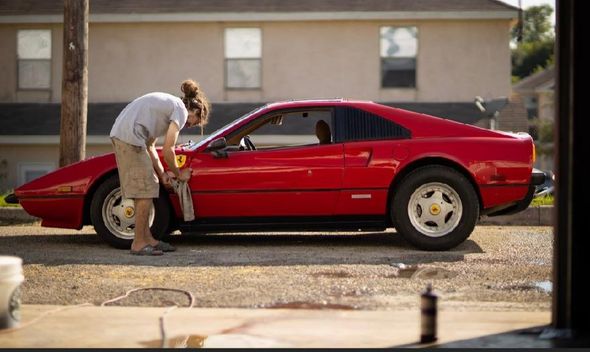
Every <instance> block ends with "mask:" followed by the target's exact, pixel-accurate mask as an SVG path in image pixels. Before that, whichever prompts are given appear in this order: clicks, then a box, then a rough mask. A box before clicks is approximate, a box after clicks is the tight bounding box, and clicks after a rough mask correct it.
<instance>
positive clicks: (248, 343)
mask: <svg viewBox="0 0 590 352" xmlns="http://www.w3.org/2000/svg"><path fill="white" fill-rule="evenodd" d="M56 309H57V311H56ZM50 311H53V313H52V314H49V315H46V316H44V317H42V318H41V319H40V320H38V321H37V322H34V323H32V324H30V325H26V324H27V322H29V321H31V320H32V319H34V318H36V317H39V316H41V315H42V314H43V313H47V312H50ZM166 311H168V313H166V314H165V312H166ZM21 313H22V321H21V325H22V328H21V329H17V330H15V331H10V332H4V333H2V330H0V347H2V348H56V347H57V348H64V347H70V348H85V347H86V348H89V347H94V348H101V347H131V348H134V347H156V348H158V347H160V346H161V341H162V338H161V336H162V335H161V331H160V320H159V319H160V317H161V316H162V315H163V314H165V318H164V328H165V329H164V331H165V334H166V340H167V345H166V346H167V347H193V348H194V347H225V348H231V347H250V348H266V347H296V348H303V347H306V348H310V347H316V348H322V347H336V348H346V347H351V348H352V347H357V348H375V347H434V346H438V347H469V348H476V347H498V348H503V347H515V348H518V347H527V348H547V347H552V345H551V340H545V339H540V338H539V334H538V333H539V332H540V331H541V330H542V328H544V327H545V326H547V325H548V324H549V323H550V312H474V311H439V316H438V341H437V342H436V343H434V344H419V336H420V316H419V314H420V312H419V311H414V310H405V311H343V310H301V309H233V308H231V309H230V308H223V309H218V308H192V309H191V308H177V309H174V310H171V311H169V308H144V307H97V306H85V307H76V306H51V305H23V306H22V308H21ZM521 329H528V331H527V332H523V331H519V330H521ZM531 329H533V330H531Z"/></svg>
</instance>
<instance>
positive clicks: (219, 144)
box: [205, 137, 227, 152]
mask: <svg viewBox="0 0 590 352" xmlns="http://www.w3.org/2000/svg"><path fill="white" fill-rule="evenodd" d="M225 147H227V141H226V140H225V137H220V138H217V139H214V140H212V141H211V143H209V145H207V148H206V149H205V151H207V152H214V151H216V150H220V149H223V148H225Z"/></svg>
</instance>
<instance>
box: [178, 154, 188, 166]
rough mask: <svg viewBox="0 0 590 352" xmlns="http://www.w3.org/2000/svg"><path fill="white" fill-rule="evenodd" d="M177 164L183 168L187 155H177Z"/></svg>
mask: <svg viewBox="0 0 590 352" xmlns="http://www.w3.org/2000/svg"><path fill="white" fill-rule="evenodd" d="M176 163H177V164H178V167H182V166H183V165H184V163H186V155H183V154H181V155H177V156H176Z"/></svg>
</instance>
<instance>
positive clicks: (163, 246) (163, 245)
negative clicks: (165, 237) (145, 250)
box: [154, 241, 176, 252]
mask: <svg viewBox="0 0 590 352" xmlns="http://www.w3.org/2000/svg"><path fill="white" fill-rule="evenodd" d="M154 249H157V250H160V251H162V252H174V251H175V250H176V247H174V246H173V245H171V244H170V243H167V242H164V241H159V242H158V244H157V245H155V246H154Z"/></svg>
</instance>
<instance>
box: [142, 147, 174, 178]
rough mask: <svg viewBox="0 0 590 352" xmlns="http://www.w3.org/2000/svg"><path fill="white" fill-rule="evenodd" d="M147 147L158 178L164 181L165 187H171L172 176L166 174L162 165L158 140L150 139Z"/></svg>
mask: <svg viewBox="0 0 590 352" xmlns="http://www.w3.org/2000/svg"><path fill="white" fill-rule="evenodd" d="M146 147H147V152H148V154H149V156H150V159H152V165H153V167H154V170H155V171H156V174H157V175H158V178H159V179H160V180H162V183H163V184H164V186H166V187H168V186H170V176H169V175H168V174H167V173H165V172H164V166H163V165H162V162H160V158H159V157H158V152H157V151H156V139H155V138H152V139H150V140H149V141H148V143H147V144H146Z"/></svg>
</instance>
